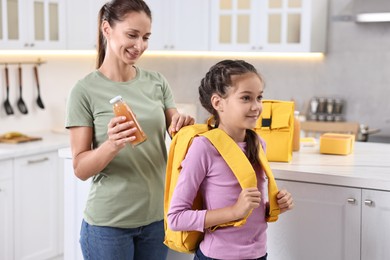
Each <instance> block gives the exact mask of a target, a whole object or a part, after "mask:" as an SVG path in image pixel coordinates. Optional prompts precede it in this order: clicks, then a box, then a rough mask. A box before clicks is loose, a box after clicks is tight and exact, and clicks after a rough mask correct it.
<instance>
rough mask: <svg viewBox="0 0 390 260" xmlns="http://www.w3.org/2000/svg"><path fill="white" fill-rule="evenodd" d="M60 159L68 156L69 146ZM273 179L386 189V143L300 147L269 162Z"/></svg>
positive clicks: (389, 154) (389, 183) (389, 179)
mask: <svg viewBox="0 0 390 260" xmlns="http://www.w3.org/2000/svg"><path fill="white" fill-rule="evenodd" d="M59 156H60V157H61V158H66V159H72V155H71V151H70V149H69V148H63V149H60V150H59ZM271 168H272V170H273V173H274V175H275V178H276V179H280V180H290V181H301V182H310V183H319V184H328V185H339V186H347V187H357V188H368V189H376V190H385V191H390V144H382V143H364V142H356V143H355V147H354V152H353V153H352V154H349V155H325V154H320V152H319V145H318V144H317V145H316V146H314V147H301V150H300V151H299V152H294V154H293V159H292V161H291V162H289V163H278V162H271Z"/></svg>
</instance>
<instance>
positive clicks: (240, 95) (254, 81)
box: [217, 73, 263, 135]
mask: <svg viewBox="0 0 390 260" xmlns="http://www.w3.org/2000/svg"><path fill="white" fill-rule="evenodd" d="M232 85H233V86H231V87H229V89H228V92H227V97H225V98H221V99H220V101H219V104H218V105H219V106H218V107H217V111H218V114H219V117H220V125H221V126H222V127H223V128H225V131H226V130H228V132H230V134H231V135H233V133H234V132H235V133H240V134H242V133H243V132H244V133H245V130H246V129H253V128H254V127H255V126H256V121H257V119H258V118H259V116H260V114H261V111H262V103H261V99H262V97H263V82H262V81H261V80H260V78H259V77H258V75H256V74H255V73H246V74H243V75H237V76H233V77H232Z"/></svg>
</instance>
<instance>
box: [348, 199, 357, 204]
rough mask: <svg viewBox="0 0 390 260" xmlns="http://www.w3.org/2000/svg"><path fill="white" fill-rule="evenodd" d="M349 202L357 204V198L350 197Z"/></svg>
mask: <svg viewBox="0 0 390 260" xmlns="http://www.w3.org/2000/svg"><path fill="white" fill-rule="evenodd" d="M347 202H348V203H349V204H355V203H356V199H354V198H349V199H347Z"/></svg>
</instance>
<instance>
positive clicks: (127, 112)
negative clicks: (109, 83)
mask: <svg viewBox="0 0 390 260" xmlns="http://www.w3.org/2000/svg"><path fill="white" fill-rule="evenodd" d="M110 103H111V104H112V106H113V110H114V114H115V116H125V117H126V121H133V122H134V124H135V127H136V128H137V131H136V132H135V134H134V135H135V137H136V139H135V140H134V141H132V142H131V144H132V145H133V147H134V146H136V145H138V144H140V143H142V142H144V141H146V140H147V136H146V134H145V132H144V131H143V130H142V128H141V126H140V124H139V123H138V121H137V119H136V118H135V115H134V113H133V111H132V110H131V108H130V107H129V106H128V105H127V104H126V103H125V102H124V101H123V99H122V97H121V96H116V97H114V98H113V99H111V100H110Z"/></svg>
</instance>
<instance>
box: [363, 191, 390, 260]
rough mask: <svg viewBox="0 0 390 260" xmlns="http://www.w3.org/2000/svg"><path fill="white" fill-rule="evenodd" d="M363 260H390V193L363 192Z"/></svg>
mask: <svg viewBox="0 0 390 260" xmlns="http://www.w3.org/2000/svg"><path fill="white" fill-rule="evenodd" d="M362 198H363V201H362V257H361V259H362V260H370V259H390V247H389V241H390V192H385V191H374V190H363V195H362Z"/></svg>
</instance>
